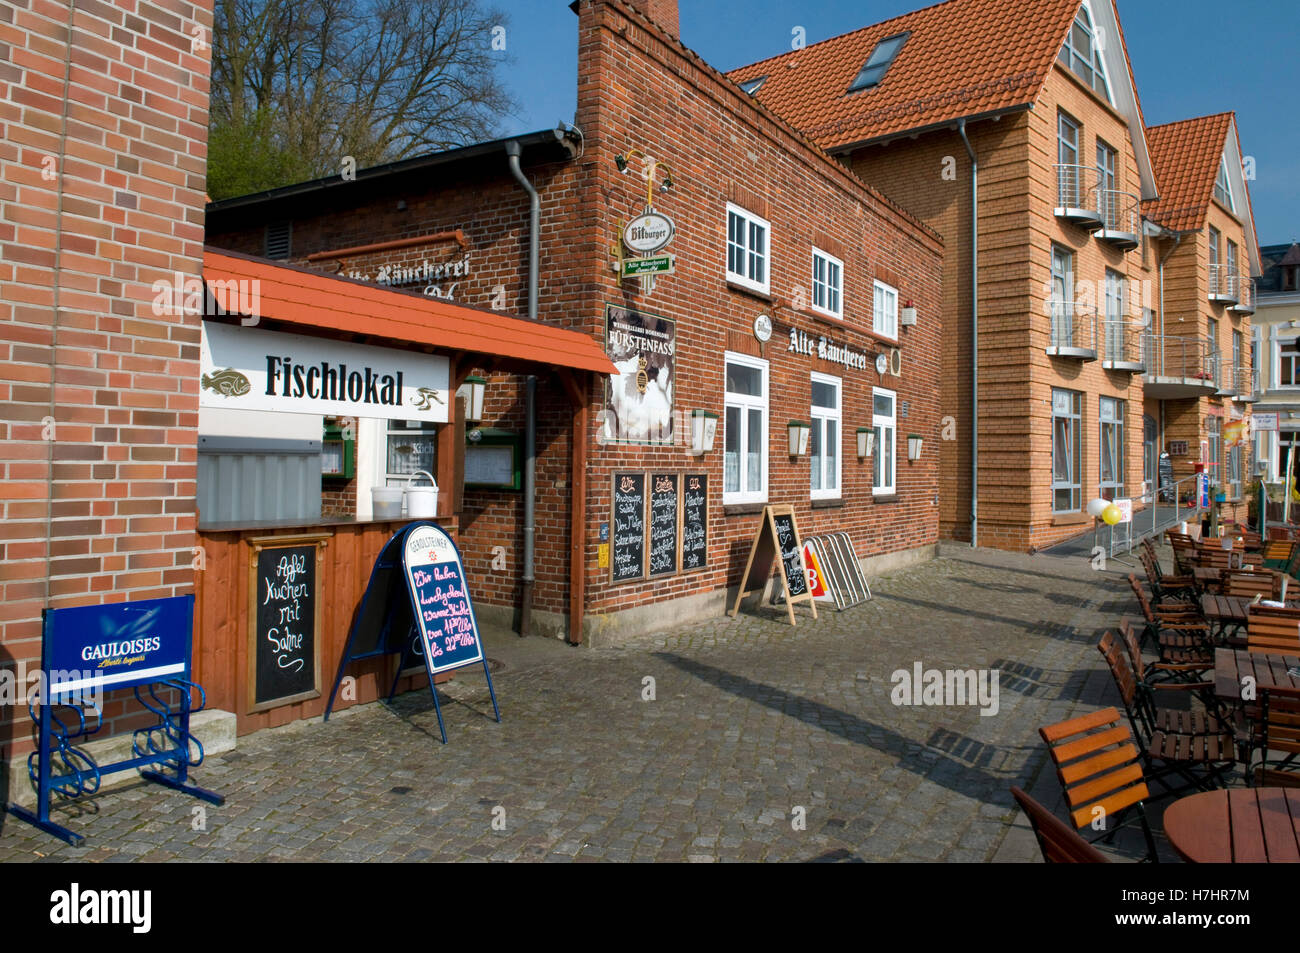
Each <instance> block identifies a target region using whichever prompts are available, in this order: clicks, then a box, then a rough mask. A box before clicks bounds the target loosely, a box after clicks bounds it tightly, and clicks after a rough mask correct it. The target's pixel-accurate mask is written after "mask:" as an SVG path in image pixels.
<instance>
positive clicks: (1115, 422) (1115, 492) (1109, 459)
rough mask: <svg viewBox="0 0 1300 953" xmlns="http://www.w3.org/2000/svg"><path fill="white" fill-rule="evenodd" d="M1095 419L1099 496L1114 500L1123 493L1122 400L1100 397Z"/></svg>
mask: <svg viewBox="0 0 1300 953" xmlns="http://www.w3.org/2000/svg"><path fill="white" fill-rule="evenodd" d="M1097 419H1098V420H1099V421H1100V422H1101V444H1100V452H1101V461H1100V463H1101V466H1100V469H1099V473H1100V474H1101V480H1100V490H1101V493H1100V496H1101V498H1102V499H1104V500H1115V499H1119V498H1120V497H1122V496H1123V495H1124V401H1122V400H1116V399H1115V398H1113V397H1102V398H1101V399H1100V406H1099V410H1098V414H1097Z"/></svg>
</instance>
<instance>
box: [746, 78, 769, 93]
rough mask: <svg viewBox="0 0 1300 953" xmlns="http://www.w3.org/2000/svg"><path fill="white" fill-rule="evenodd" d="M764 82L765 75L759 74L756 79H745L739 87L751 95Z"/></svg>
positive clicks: (760, 87)
mask: <svg viewBox="0 0 1300 953" xmlns="http://www.w3.org/2000/svg"><path fill="white" fill-rule="evenodd" d="M766 82H767V77H766V76H760V77H758V79H747V80H745V81H744V82H743V83H741V84H740V88H741V90H742V91H744V92H746V93H748V94H749V95H751V96H753V95H754V94H755V93H756V92H758V91H759V90H760V89H762V88H763V84H764V83H766Z"/></svg>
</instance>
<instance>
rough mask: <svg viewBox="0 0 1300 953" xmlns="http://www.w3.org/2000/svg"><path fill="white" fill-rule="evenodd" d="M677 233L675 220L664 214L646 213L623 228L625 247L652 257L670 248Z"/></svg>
mask: <svg viewBox="0 0 1300 953" xmlns="http://www.w3.org/2000/svg"><path fill="white" fill-rule="evenodd" d="M676 233H677V226H676V225H674V224H673V220H672V219H671V218H669V217H668V216H667V215H664V214H663V213H662V212H644V213H642V214H641V215H638V216H637V217H636V218H634V219H632V221H630V222H628V223H627V225H625V226H624V227H623V247H625V248H626V249H627V250H628V251H631V252H636V253H637V254H638V255H650V254H653V253H654V252H657V251H659V249H661V248H666V247H668V243H669V242H671V241H672V240H673V235H675V234H676Z"/></svg>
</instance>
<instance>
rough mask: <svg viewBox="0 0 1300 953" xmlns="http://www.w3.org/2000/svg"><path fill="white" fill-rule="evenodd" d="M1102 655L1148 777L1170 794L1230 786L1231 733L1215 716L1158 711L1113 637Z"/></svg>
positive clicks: (1100, 645)
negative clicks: (1173, 780) (1174, 782)
mask: <svg viewBox="0 0 1300 953" xmlns="http://www.w3.org/2000/svg"><path fill="white" fill-rule="evenodd" d="M1097 650H1098V651H1099V652H1101V654H1102V657H1103V658H1105V659H1106V664H1107V666H1109V668H1110V673H1111V676H1112V677H1113V678H1114V679H1115V687H1116V688H1117V689H1118V690H1119V695H1120V699H1121V700H1122V702H1123V704H1124V711H1125V713H1126V714H1127V715H1128V720H1129V726H1130V727H1131V728H1132V729H1133V735H1134V737H1136V738H1137V740H1138V743H1139V745H1141V748H1142V761H1143V766H1144V768H1145V772H1144V773H1145V775H1146V777H1147V778H1148V779H1149V780H1152V781H1159V782H1160V785H1161V786H1162V787H1163V788H1165V790H1166V791H1167V792H1168V793H1169V794H1178V793H1181V792H1182V791H1185V790H1187V789H1188V788H1191V787H1195V788H1198V789H1200V790H1212V789H1213V788H1215V787H1220V786H1226V784H1227V782H1226V780H1225V778H1224V774H1225V772H1227V771H1230V770H1231V769H1232V768H1233V767H1234V765H1235V762H1236V755H1237V749H1236V744H1235V739H1234V737H1233V733H1232V731H1231V729H1230V728H1229V727H1227V726H1225V725H1224V724H1223V723H1222V722H1221V720H1220V719H1219V718H1218V717H1217V716H1216V715H1213V714H1209V713H1206V712H1199V711H1186V710H1181V709H1170V708H1159V707H1157V706H1156V704H1155V700H1154V696H1153V695H1152V693H1151V689H1150V688H1149V687H1148V686H1147V685H1145V684H1144V683H1143V682H1141V681H1140V680H1139V679H1138V677H1137V674H1136V673H1135V672H1134V671H1133V666H1132V663H1131V662H1130V660H1129V659H1128V658H1127V657H1126V650H1125V649H1124V648H1123V647H1122V646H1121V645H1120V642H1119V639H1117V638H1115V636H1114V634H1113V633H1110V632H1106V633H1104V634H1103V635H1102V637H1101V642H1100V643H1098V645H1097ZM1170 776H1177V777H1178V778H1181V779H1182V780H1183V781H1184V783H1183V784H1182V785H1179V786H1177V787H1175V786H1174V785H1172V784H1170V783H1169V781H1168V780H1166V778H1168V777H1170Z"/></svg>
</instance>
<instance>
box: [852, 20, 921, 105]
mask: <svg viewBox="0 0 1300 953" xmlns="http://www.w3.org/2000/svg"><path fill="white" fill-rule="evenodd" d="M908 36H910V34H908V33H896V34H894V35H893V36H887V37H885V38H884V39H883V40H881V41H880V42H879V43H877V44H876V48H875V49H873V50H872V51H871V55H870V56H868V57H867V62H866V65H864V66H863V67H862V71H861V72H859V73H858V76H857V78H856V79H855V80H853V82H852V83H851V84H849V92H850V93H856V92H858V91H859V90H862V89H870V88H871V87H873V86H878V85H880V82H881V80H883V79H884V78H885V73H886V72H888V71H889V67H890V66H892V65H893V63H894V58H895V57H896V56H898V51H899V50H901V49H902V48H903V44H904V43H906V42H907V38H908Z"/></svg>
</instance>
